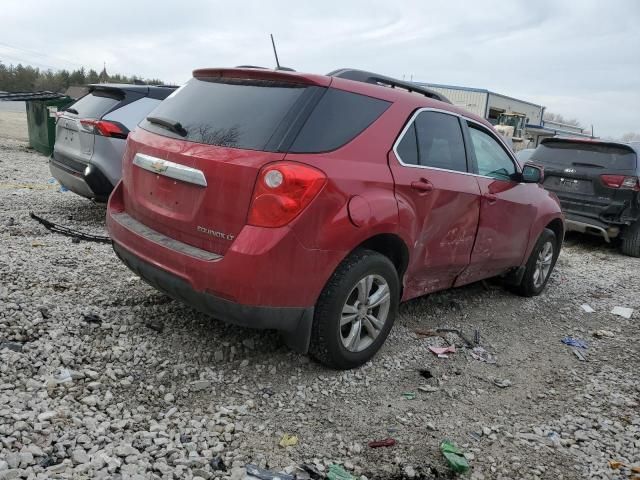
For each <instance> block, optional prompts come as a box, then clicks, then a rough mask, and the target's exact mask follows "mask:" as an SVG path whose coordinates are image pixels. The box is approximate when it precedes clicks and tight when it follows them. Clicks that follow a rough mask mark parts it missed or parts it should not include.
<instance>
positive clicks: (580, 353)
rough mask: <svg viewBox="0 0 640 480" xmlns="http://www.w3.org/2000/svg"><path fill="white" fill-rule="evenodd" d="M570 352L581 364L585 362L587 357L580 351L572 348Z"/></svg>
mask: <svg viewBox="0 0 640 480" xmlns="http://www.w3.org/2000/svg"><path fill="white" fill-rule="evenodd" d="M571 351H572V352H573V354H574V355H575V356H576V357H578V360H580V361H581V362H586V361H587V356H586V355H585V354H584V353H583V352H582V351H580V350H578V349H577V348H572V349H571Z"/></svg>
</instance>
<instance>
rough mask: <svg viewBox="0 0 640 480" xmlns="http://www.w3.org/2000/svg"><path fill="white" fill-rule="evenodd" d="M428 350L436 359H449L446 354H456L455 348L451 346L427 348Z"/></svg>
mask: <svg viewBox="0 0 640 480" xmlns="http://www.w3.org/2000/svg"><path fill="white" fill-rule="evenodd" d="M429 350H430V351H431V352H433V353H435V354H436V355H437V356H438V358H449V355H447V353H456V347H455V346H453V345H451V346H449V347H429Z"/></svg>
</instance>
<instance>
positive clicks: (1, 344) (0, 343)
mask: <svg viewBox="0 0 640 480" xmlns="http://www.w3.org/2000/svg"><path fill="white" fill-rule="evenodd" d="M22 346H23V345H22V344H21V343H18V342H9V341H5V340H0V350H4V349H7V350H11V351H12V352H18V353H20V352H22Z"/></svg>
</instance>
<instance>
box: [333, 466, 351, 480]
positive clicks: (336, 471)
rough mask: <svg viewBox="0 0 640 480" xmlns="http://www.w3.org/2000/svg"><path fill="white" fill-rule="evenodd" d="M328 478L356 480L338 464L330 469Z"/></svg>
mask: <svg viewBox="0 0 640 480" xmlns="http://www.w3.org/2000/svg"><path fill="white" fill-rule="evenodd" d="M327 478H328V479H329V480H356V477H354V476H353V475H351V474H350V473H349V472H347V471H346V470H345V469H344V468H342V467H341V466H340V465H336V464H333V465H331V466H330V467H329V472H328V473H327Z"/></svg>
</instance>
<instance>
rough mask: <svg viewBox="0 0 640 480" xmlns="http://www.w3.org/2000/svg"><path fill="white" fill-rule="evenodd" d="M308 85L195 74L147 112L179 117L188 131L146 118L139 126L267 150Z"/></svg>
mask: <svg viewBox="0 0 640 480" xmlns="http://www.w3.org/2000/svg"><path fill="white" fill-rule="evenodd" d="M305 89H306V87H305V86H302V85H296V84H288V83H282V82H274V81H265V80H236V79H221V78H214V79H213V78H212V79H208V78H193V79H191V80H189V82H187V83H186V84H185V85H184V86H183V87H182V88H180V89H178V90H176V91H175V92H174V93H173V94H171V95H170V96H169V97H167V99H166V100H165V101H164V102H162V103H161V104H160V105H159V106H158V108H156V109H155V110H153V112H152V113H150V114H149V115H150V116H153V117H159V118H164V119H168V120H170V121H171V122H179V123H180V125H181V126H182V128H183V129H184V133H185V135H184V136H180V135H178V134H176V133H174V132H172V131H170V130H168V129H166V128H162V127H161V126H159V125H157V124H153V123H150V122H148V121H147V120H143V122H142V123H141V124H140V126H141V127H142V128H144V129H145V130H149V131H152V132H154V133H158V134H160V135H165V136H170V137H175V138H179V139H183V140H189V141H192V142H197V143H206V144H209V145H221V146H227V147H236V148H244V149H250V150H266V149H267V148H266V147H267V144H268V143H269V140H270V139H271V137H272V136H273V134H274V133H275V132H276V130H277V129H278V126H279V125H280V124H281V123H282V122H283V120H284V119H285V117H286V116H287V113H289V111H291V110H292V108H293V106H294V105H295V104H296V102H297V101H298V100H299V99H300V97H301V96H302V95H303V93H304V91H305Z"/></svg>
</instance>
